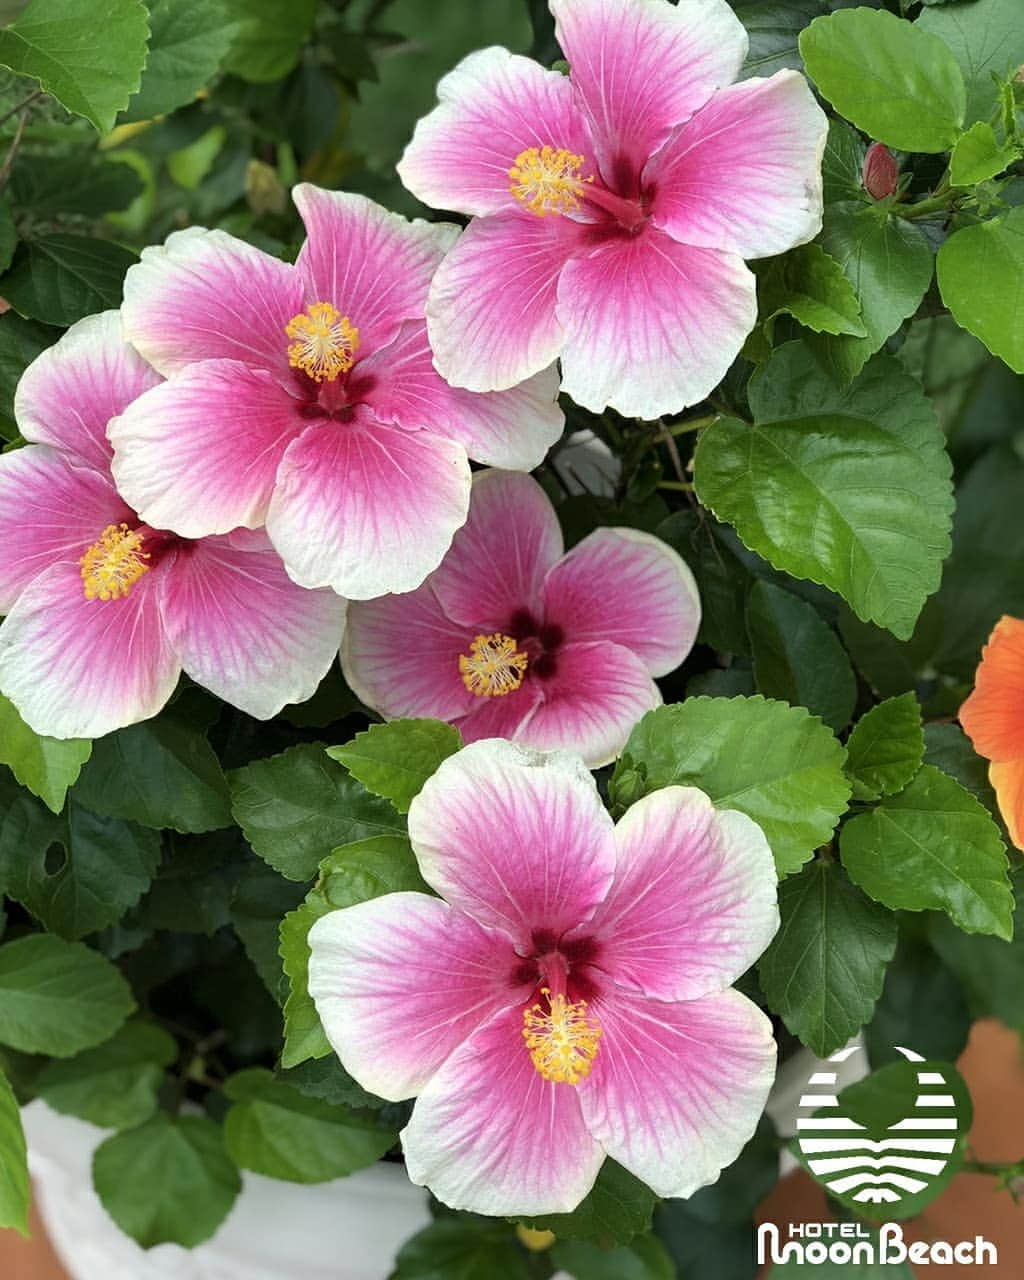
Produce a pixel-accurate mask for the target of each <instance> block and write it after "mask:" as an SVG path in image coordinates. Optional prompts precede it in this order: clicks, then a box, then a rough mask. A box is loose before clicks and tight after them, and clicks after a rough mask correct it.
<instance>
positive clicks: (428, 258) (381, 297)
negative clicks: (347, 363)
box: [292, 182, 458, 355]
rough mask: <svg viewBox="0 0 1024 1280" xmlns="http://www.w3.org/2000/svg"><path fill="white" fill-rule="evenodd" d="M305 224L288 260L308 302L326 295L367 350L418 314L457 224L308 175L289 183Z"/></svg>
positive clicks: (375, 347) (377, 346)
mask: <svg viewBox="0 0 1024 1280" xmlns="http://www.w3.org/2000/svg"><path fill="white" fill-rule="evenodd" d="M292 199H293V200H294V201H295V207H296V208H297V209H298V211H299V215H300V217H301V218H302V221H303V223H304V224H305V227H306V243H305V244H304V245H303V246H302V249H301V250H300V251H299V256H298V258H297V259H296V262H295V267H296V270H297V272H298V274H299V275H300V276H301V278H302V280H303V283H304V285H305V289H306V300H307V302H309V303H317V302H329V303H331V304H332V305H333V306H334V307H336V308H337V310H338V311H340V312H341V313H342V314H343V315H345V316H347V317H348V318H349V320H350V322H351V323H352V324H353V325H354V326H355V327H356V329H358V331H359V347H358V349H359V351H360V352H361V353H363V354H364V355H372V354H373V352H374V351H377V350H379V349H380V348H381V347H383V346H385V345H386V344H387V343H389V342H391V341H393V340H394V338H395V336H396V335H397V333H398V330H399V328H400V326H401V324H402V322H403V321H404V320H415V319H418V318H421V317H422V315H423V308H424V305H425V304H426V300H427V290H428V288H429V286H430V279H431V277H432V275H433V274H434V271H435V270H436V268H437V264H438V263H439V262H440V261H441V258H442V257H443V256H444V253H445V251H446V250H447V249H448V248H449V247H450V246H451V244H452V241H453V240H454V238H455V236H456V235H457V234H458V228H457V227H454V226H451V225H450V224H448V223H444V222H422V221H420V220H418V219H417V220H416V221H413V222H410V221H409V219H408V218H403V217H402V216H401V214H398V213H392V212H390V210H388V209H385V208H383V207H382V206H381V205H379V204H376V203H375V202H374V201H373V200H369V199H367V197H366V196H361V195H357V194H355V193H354V192H350V191H324V190H323V189H322V188H320V187H314V186H312V185H310V183H308V182H302V183H299V185H298V186H296V187H294V188H293V189H292Z"/></svg>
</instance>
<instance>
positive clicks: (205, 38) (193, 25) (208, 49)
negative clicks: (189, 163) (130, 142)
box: [123, 0, 237, 120]
mask: <svg viewBox="0 0 1024 1280" xmlns="http://www.w3.org/2000/svg"><path fill="white" fill-rule="evenodd" d="M149 22H150V26H151V28H152V35H151V37H150V41H149V58H148V60H147V62H146V69H145V71H144V72H143V75H142V85H141V87H140V89H139V91H138V93H137V94H135V96H134V97H133V98H132V100H131V102H129V104H128V109H127V111H126V112H125V113H124V116H123V119H125V120H148V119H151V118H152V117H153V116H159V115H164V114H165V113H167V112H170V111H173V110H174V109H175V108H176V107H183V106H185V105H186V103H189V102H191V101H192V100H193V99H194V98H195V96H196V94H197V93H198V92H199V90H200V89H203V88H205V86H206V85H207V84H209V82H210V80H211V79H212V78H213V76H214V75H215V74H216V72H217V69H218V67H219V66H220V64H221V62H222V61H223V60H224V58H225V57H226V55H227V52H228V50H229V49H230V48H231V44H232V41H233V40H234V38H235V36H236V34H237V23H236V20H235V19H234V18H233V17H232V16H231V14H230V12H229V10H228V0H150V6H149Z"/></svg>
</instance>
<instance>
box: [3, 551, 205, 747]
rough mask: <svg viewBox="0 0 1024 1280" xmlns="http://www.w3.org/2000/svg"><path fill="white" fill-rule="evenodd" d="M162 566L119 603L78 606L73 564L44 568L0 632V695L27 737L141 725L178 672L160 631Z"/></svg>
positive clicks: (90, 734) (87, 734)
mask: <svg viewBox="0 0 1024 1280" xmlns="http://www.w3.org/2000/svg"><path fill="white" fill-rule="evenodd" d="M161 573H162V566H160V567H158V568H156V569H155V570H153V571H151V572H149V573H145V574H143V576H142V577H141V578H140V579H139V581H137V582H136V583H135V585H134V586H133V587H132V589H131V591H130V592H129V593H128V595H126V596H121V597H119V598H117V599H114V600H99V599H93V600H89V599H86V596H85V592H84V590H83V586H82V574H81V569H80V567H79V565H78V564H77V563H74V562H70V561H64V562H62V563H58V564H54V565H52V566H51V567H50V568H49V569H47V570H46V572H45V573H42V574H40V575H39V577H37V578H35V579H34V580H33V581H32V582H31V583H30V584H29V586H27V587H26V588H25V590H24V591H23V592H22V593H21V595H20V596H19V597H18V600H17V603H16V604H15V605H14V608H13V609H12V610H11V611H10V613H9V614H8V615H7V617H6V618H5V620H4V622H3V624H2V625H0V691H2V692H3V693H4V694H6V695H7V697H8V698H10V700H11V701H12V702H13V703H14V705H15V706H16V707H17V708H18V711H19V712H20V713H21V716H22V718H23V719H24V720H25V722H26V724H28V725H29V727H30V728H32V729H34V730H35V731H36V733H40V734H43V735H44V736H46V737H50V738H99V737H102V736H103V734H105V733H111V732H113V730H115V729H123V728H124V727H125V726H126V725H130V724H136V723H137V722H138V721H140V720H148V719H149V718H150V716H154V715H156V713H157V712H158V711H159V710H160V709H161V708H162V707H163V706H164V704H165V703H166V702H167V700H168V698H169V697H170V696H171V694H172V693H173V692H174V688H175V685H176V684H177V682H178V676H179V675H180V674H181V665H180V663H179V662H178V658H177V655H176V654H175V652H174V648H173V646H172V645H171V643H170V640H169V638H168V636H167V633H166V631H165V629H164V624H163V619H162V617H161V610H160V602H159V591H160V576H161Z"/></svg>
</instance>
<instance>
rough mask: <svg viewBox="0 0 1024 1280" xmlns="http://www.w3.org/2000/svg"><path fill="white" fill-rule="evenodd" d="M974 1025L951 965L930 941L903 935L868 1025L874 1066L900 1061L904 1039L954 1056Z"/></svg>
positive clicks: (923, 1050) (929, 1054) (930, 1054)
mask: <svg viewBox="0 0 1024 1280" xmlns="http://www.w3.org/2000/svg"><path fill="white" fill-rule="evenodd" d="M970 1030H971V1017H970V1014H969V1013H968V1012H967V1007H966V1005H965V1003H964V997H963V992H962V991H961V990H960V984H959V983H958V982H957V979H956V977H955V976H954V974H953V972H952V970H951V969H949V968H947V967H946V966H945V965H944V964H943V963H942V961H941V960H940V959H939V957H938V956H937V955H936V954H935V952H934V951H933V950H932V949H931V947H929V946H927V945H926V944H925V943H923V942H916V941H911V940H910V939H909V938H902V939H901V940H900V944H899V947H898V948H897V950H896V955H895V956H894V958H893V960H892V962H891V963H890V965H889V967H888V969H887V970H886V973H885V986H884V987H883V988H882V995H881V998H880V999H879V1001H878V1004H877V1005H876V1006H875V1015H874V1017H873V1018H872V1019H871V1022H870V1023H869V1025H868V1026H867V1027H865V1029H864V1039H865V1044H866V1047H867V1051H868V1058H869V1060H870V1062H871V1065H872V1067H880V1066H882V1065H883V1064H884V1063H886V1062H898V1061H899V1059H900V1054H899V1052H898V1050H897V1048H896V1046H897V1045H901V1044H902V1045H912V1046H913V1048H914V1049H915V1051H916V1052H917V1053H920V1054H923V1055H924V1056H925V1057H926V1058H941V1059H943V1060H944V1061H946V1062H955V1061H956V1060H957V1058H959V1056H960V1054H961V1053H962V1052H963V1050H964V1046H965V1045H966V1044H967V1037H968V1035H969V1034H970Z"/></svg>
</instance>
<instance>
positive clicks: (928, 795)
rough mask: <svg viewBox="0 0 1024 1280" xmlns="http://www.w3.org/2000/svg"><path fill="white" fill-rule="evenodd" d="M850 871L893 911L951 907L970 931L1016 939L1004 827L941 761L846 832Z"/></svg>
mask: <svg viewBox="0 0 1024 1280" xmlns="http://www.w3.org/2000/svg"><path fill="white" fill-rule="evenodd" d="M840 849H841V850H842V857H843V864H844V865H845V867H846V869H847V871H848V872H849V873H850V877H851V878H852V879H853V880H854V881H855V882H856V883H857V884H859V885H860V887H861V888H862V889H863V890H864V891H865V893H868V894H870V895H871V897H872V898H874V899H875V901H876V902H881V903H883V904H884V905H885V906H887V907H890V908H891V909H892V910H894V911H899V910H903V911H945V912H946V914H947V915H948V916H949V917H950V919H951V920H952V921H953V923H954V924H956V925H957V926H959V928H961V929H963V930H964V931H965V932H966V933H991V934H994V935H995V936H996V937H998V938H1009V937H1010V936H1011V934H1012V929H1013V924H1012V917H1013V894H1012V893H1011V892H1010V884H1009V880H1008V877H1007V872H1008V870H1009V863H1008V862H1007V858H1006V847H1005V846H1004V844H1003V841H1002V838H1001V837H1000V835H999V828H998V827H997V826H996V824H995V823H994V822H993V821H992V818H991V817H990V816H989V814H988V813H987V812H986V810H985V809H984V807H983V806H982V805H981V804H980V802H979V801H977V800H976V799H975V798H974V796H972V795H971V794H970V792H968V791H965V790H964V788H963V787H962V786H960V784H959V783H958V782H956V781H955V780H954V779H953V778H950V777H948V776H947V775H946V774H944V773H941V772H940V771H939V770H938V769H936V768H935V767H934V765H928V764H926V765H922V767H921V769H920V771H919V772H918V774H917V776H916V777H915V778H914V780H913V781H912V782H911V783H910V785H909V786H908V787H906V788H905V789H904V790H903V791H901V792H899V794H898V795H894V796H889V797H887V798H886V799H885V800H883V801H882V802H881V803H880V804H879V805H878V806H877V807H876V808H874V809H872V810H871V811H870V812H868V813H863V814H859V815H858V816H857V817H855V818H851V819H850V821H849V822H848V823H846V825H845V826H844V827H843V830H842V833H841V836H840Z"/></svg>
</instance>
